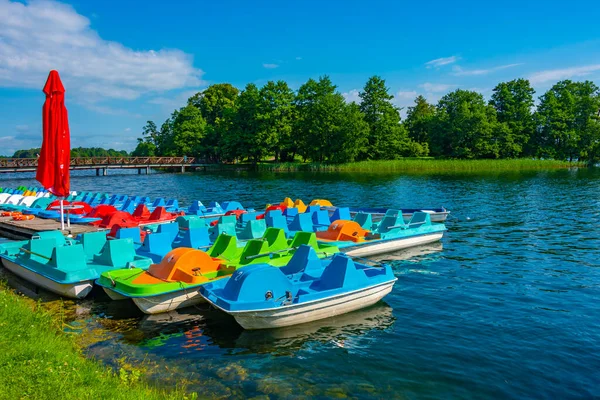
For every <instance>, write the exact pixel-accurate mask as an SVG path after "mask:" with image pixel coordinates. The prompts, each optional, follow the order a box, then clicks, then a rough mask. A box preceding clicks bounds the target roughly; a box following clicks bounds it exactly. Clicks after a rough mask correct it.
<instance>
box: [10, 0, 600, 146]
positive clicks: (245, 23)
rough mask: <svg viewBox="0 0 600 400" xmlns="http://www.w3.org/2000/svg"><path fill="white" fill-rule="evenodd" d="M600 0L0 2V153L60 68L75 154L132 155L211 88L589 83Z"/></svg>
mask: <svg viewBox="0 0 600 400" xmlns="http://www.w3.org/2000/svg"><path fill="white" fill-rule="evenodd" d="M598 17H600V5H599V4H598V3H597V2H591V1H590V2H573V3H565V2H554V1H538V0H534V1H528V2H525V1H519V2H516V1H504V2H494V3H493V4H492V3H490V2H482V1H477V2H475V1H463V2H448V1H428V2H404V1H362V2H356V1H295V2H292V1H254V2H250V1H219V2H214V1H212V2H207V1H171V2H165V1H148V0H146V1H127V2H124V1H113V0H105V1H90V0H86V1H84V0H77V1H71V2H55V1H26V2H17V1H10V0H0V154H3V155H11V154H12V153H13V152H14V151H15V150H16V149H20V148H30V147H37V146H39V145H40V143H41V107H42V104H43V101H44V95H43V93H42V92H41V88H42V87H43V85H44V82H45V79H46V77H47V75H48V72H49V70H50V69H57V70H58V71H59V72H60V74H61V77H62V79H63V82H64V84H65V87H66V89H67V94H66V96H67V97H66V102H67V108H68V109H69V120H70V124H71V135H72V145H73V146H74V147H76V146H102V147H113V148H117V149H125V150H132V149H133V148H134V147H135V139H136V137H138V136H139V132H140V131H141V128H142V126H143V125H144V124H145V122H146V121H147V120H149V119H150V120H155V121H156V122H157V124H158V125H160V124H161V123H162V122H163V121H164V119H165V118H167V117H168V115H169V114H170V113H171V112H172V111H173V109H175V108H178V107H180V106H181V105H183V104H184V103H185V101H186V99H187V98H188V97H189V96H190V95H191V94H193V93H195V92H197V91H200V90H202V89H203V88H206V86H207V85H209V84H211V83H219V82H230V83H232V84H234V85H235V86H237V87H239V88H243V86H244V85H245V84H246V83H248V82H254V83H256V84H258V85H261V84H264V83H265V82H267V81H268V80H277V79H283V80H286V81H287V82H288V83H289V84H290V85H291V86H292V87H293V88H294V89H297V88H298V87H299V86H300V85H301V84H302V83H303V82H305V81H306V80H307V79H308V78H311V77H313V78H317V77H318V76H320V75H325V74H327V75H329V76H330V77H331V79H332V80H333V82H334V83H335V84H337V85H338V87H339V90H340V92H342V93H344V95H345V97H346V98H347V99H348V101H352V100H354V99H357V96H358V92H359V91H360V89H361V87H362V86H363V85H364V83H365V81H366V79H367V78H368V77H369V76H371V75H375V74H376V75H380V76H382V77H383V78H384V79H386V81H387V84H388V86H389V88H390V91H391V93H393V94H394V95H395V99H394V101H395V103H396V104H397V105H398V106H399V107H406V106H409V105H410V104H411V103H412V101H413V100H414V97H415V96H416V95H418V94H423V95H425V96H426V97H427V98H428V99H429V100H430V101H432V102H435V101H437V100H438V99H439V98H440V97H441V96H442V95H443V94H444V93H446V92H448V91H450V90H453V89H456V88H462V89H472V90H477V91H479V92H481V93H483V94H484V95H485V96H486V98H488V97H489V95H490V93H491V90H492V89H493V87H494V86H495V84H497V83H498V82H501V81H505V80H510V79H514V78H519V77H524V78H529V79H530V80H531V82H532V84H533V86H534V88H535V89H536V90H537V91H538V93H537V95H541V94H542V93H543V91H545V90H547V89H548V88H549V87H550V86H551V85H552V84H553V83H554V82H556V81H557V80H560V79H574V80H583V79H590V80H594V81H596V83H597V84H600V30H598V29H597V24H598Z"/></svg>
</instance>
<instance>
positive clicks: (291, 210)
mask: <svg viewBox="0 0 600 400" xmlns="http://www.w3.org/2000/svg"><path fill="white" fill-rule="evenodd" d="M297 214H298V209H297V208H296V207H288V208H286V209H285V210H284V211H283V215H285V216H286V218H294V217H295V216H296V215H297Z"/></svg>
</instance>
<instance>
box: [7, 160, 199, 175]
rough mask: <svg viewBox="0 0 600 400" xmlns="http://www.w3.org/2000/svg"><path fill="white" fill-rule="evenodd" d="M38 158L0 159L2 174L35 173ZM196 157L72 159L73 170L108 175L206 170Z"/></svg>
mask: <svg viewBox="0 0 600 400" xmlns="http://www.w3.org/2000/svg"><path fill="white" fill-rule="evenodd" d="M37 166H38V159H37V158H0V173H1V172H35V171H36V170H37ZM207 166H208V165H207V164H198V163H196V159H195V158H194V157H72V158H71V167H70V169H71V170H81V169H95V170H96V175H107V174H108V170H109V169H136V168H137V170H138V174H141V173H142V172H143V171H145V172H146V173H149V172H150V168H172V169H176V170H178V171H179V170H180V171H181V172H185V169H186V168H194V169H195V168H204V169H206V167H207Z"/></svg>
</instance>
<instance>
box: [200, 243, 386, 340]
mask: <svg viewBox="0 0 600 400" xmlns="http://www.w3.org/2000/svg"><path fill="white" fill-rule="evenodd" d="M396 280H397V279H396V277H395V276H394V274H393V272H392V269H391V267H390V266H389V265H367V264H363V263H357V262H355V261H353V260H352V259H351V258H350V257H348V256H346V255H343V254H336V255H334V256H333V258H331V259H328V260H320V259H319V258H318V256H317V254H316V252H315V250H314V249H313V248H312V247H310V246H305V245H303V246H300V247H299V248H298V250H297V251H296V253H295V254H294V256H293V257H292V259H291V260H290V262H289V263H288V264H287V265H286V266H284V267H281V268H274V267H272V266H270V265H267V264H256V265H249V266H245V267H244V268H241V269H238V270H237V271H235V272H234V273H233V275H232V276H231V277H228V278H223V279H220V280H218V281H214V282H210V283H207V284H205V285H203V286H201V287H200V288H199V292H200V295H201V296H202V297H203V298H204V299H205V300H207V301H208V302H209V303H210V304H212V305H213V306H215V307H216V308H218V309H219V310H222V311H224V312H225V313H227V314H229V315H231V316H233V317H234V318H235V320H236V321H237V322H238V323H239V324H240V325H241V326H242V327H243V328H244V329H268V328H278V327H284V326H291V325H297V324H302V323H306V322H311V321H316V320H320V319H324V318H328V317H333V316H335V315H340V314H345V313H348V312H351V311H354V310H359V309H362V308H365V307H368V306H370V305H373V304H375V303H377V302H378V301H379V300H381V299H382V298H383V297H384V296H385V295H387V294H388V293H390V292H391V290H392V288H393V286H394V283H395V282H396Z"/></svg>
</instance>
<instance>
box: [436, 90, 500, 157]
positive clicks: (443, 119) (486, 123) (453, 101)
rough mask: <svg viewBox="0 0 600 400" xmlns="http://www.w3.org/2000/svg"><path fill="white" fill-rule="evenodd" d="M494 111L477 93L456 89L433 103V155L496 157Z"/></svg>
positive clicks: (496, 131) (497, 128)
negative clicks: (435, 108) (434, 109)
mask: <svg viewBox="0 0 600 400" xmlns="http://www.w3.org/2000/svg"><path fill="white" fill-rule="evenodd" d="M502 128H503V126H502V125H498V121H497V120H496V111H495V110H494V108H493V107H492V106H490V105H487V104H486V103H485V101H484V99H483V96H482V95H481V94H480V93H477V92H472V91H468V90H461V89H457V90H455V91H453V92H451V93H448V94H446V95H445V96H444V97H442V98H441V99H440V101H439V102H438V104H437V112H436V116H435V128H434V129H433V130H432V132H431V135H430V137H431V142H430V146H431V151H432V153H433V154H434V155H436V156H447V157H456V158H498V156H499V145H498V141H497V140H496V137H497V135H498V133H499V132H500V130H501V129H502Z"/></svg>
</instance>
